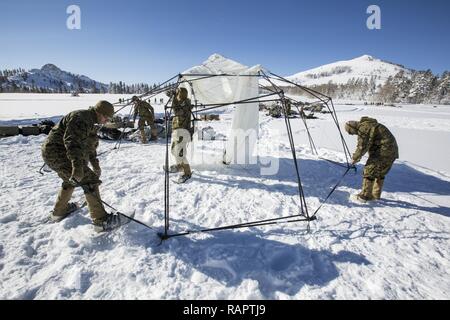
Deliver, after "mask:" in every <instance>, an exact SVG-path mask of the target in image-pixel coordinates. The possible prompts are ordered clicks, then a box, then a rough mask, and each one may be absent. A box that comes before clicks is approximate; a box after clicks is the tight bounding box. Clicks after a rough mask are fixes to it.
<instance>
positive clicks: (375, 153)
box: [345, 117, 398, 202]
mask: <svg viewBox="0 0 450 320" xmlns="http://www.w3.org/2000/svg"><path fill="white" fill-rule="evenodd" d="M345 130H346V131H347V132H348V134H350V135H357V136H358V146H357V148H356V151H355V153H354V154H353V157H352V158H353V164H356V163H358V162H359V161H360V160H361V158H362V157H363V156H364V154H366V152H369V159H368V160H367V163H366V166H365V167H364V173H363V184H362V191H361V193H359V194H358V195H357V197H356V199H357V200H358V201H360V202H366V201H373V200H379V199H380V198H381V192H382V190H383V183H384V178H385V176H386V175H387V174H388V172H389V171H390V170H391V168H392V165H393V164H394V161H395V160H396V159H398V145H397V141H396V140H395V137H394V136H393V134H392V133H391V132H390V131H389V129H388V128H386V127H385V126H384V125H382V124H381V123H378V122H377V120H375V119H372V118H369V117H362V118H361V120H360V121H349V122H347V123H346V124H345Z"/></svg>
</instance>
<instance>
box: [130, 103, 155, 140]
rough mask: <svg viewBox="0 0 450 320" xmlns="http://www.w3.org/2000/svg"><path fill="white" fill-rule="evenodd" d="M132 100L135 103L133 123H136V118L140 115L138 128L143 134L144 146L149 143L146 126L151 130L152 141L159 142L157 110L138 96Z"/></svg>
mask: <svg viewBox="0 0 450 320" xmlns="http://www.w3.org/2000/svg"><path fill="white" fill-rule="evenodd" d="M132 100H133V101H134V102H135V105H134V114H133V122H135V121H136V118H137V116H138V115H139V122H138V128H139V131H140V132H141V141H142V143H144V144H145V143H147V136H146V134H145V130H144V127H145V125H148V126H150V128H151V138H150V140H151V141H154V140H157V139H158V130H157V128H156V125H155V110H154V109H153V107H152V106H151V105H150V104H149V103H147V102H145V101H142V100H140V99H139V98H138V97H137V96H134V97H133V98H132Z"/></svg>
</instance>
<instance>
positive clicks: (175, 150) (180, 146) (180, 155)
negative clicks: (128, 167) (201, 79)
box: [169, 88, 192, 183]
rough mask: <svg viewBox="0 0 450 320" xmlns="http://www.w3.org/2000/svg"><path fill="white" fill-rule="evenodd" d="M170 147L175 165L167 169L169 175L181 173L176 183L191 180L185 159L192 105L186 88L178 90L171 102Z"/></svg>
mask: <svg viewBox="0 0 450 320" xmlns="http://www.w3.org/2000/svg"><path fill="white" fill-rule="evenodd" d="M172 112H173V114H174V116H173V119H172V145H171V153H172V155H173V157H174V158H175V165H173V166H171V167H170V168H169V172H170V173H176V172H179V171H182V172H183V174H182V175H181V176H180V177H179V178H178V183H184V182H186V180H188V179H190V178H191V175H192V172H191V167H190V165H189V162H188V160H187V158H186V152H187V144H188V143H189V142H190V141H191V139H192V124H191V113H192V104H191V100H189V99H188V92H187V90H186V88H178V89H177V90H176V92H175V96H174V98H173V102H172Z"/></svg>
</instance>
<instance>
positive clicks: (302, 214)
mask: <svg viewBox="0 0 450 320" xmlns="http://www.w3.org/2000/svg"><path fill="white" fill-rule="evenodd" d="M184 76H190V77H192V76H194V77H198V78H194V79H189V80H186V79H183V77H184ZM215 77H257V78H259V79H264V80H266V81H267V82H268V83H269V84H270V86H263V85H261V84H259V89H260V90H261V89H262V90H265V91H266V92H268V93H267V94H263V95H260V94H259V93H258V96H256V97H251V98H247V99H243V100H240V101H233V102H227V103H216V104H201V105H199V104H198V101H197V100H196V98H195V91H194V88H193V86H192V83H193V82H195V81H200V80H205V79H208V78H215ZM275 81H276V82H281V83H283V84H287V85H289V86H294V87H297V88H299V89H301V91H302V92H304V93H307V94H309V95H311V96H313V97H314V98H316V99H318V102H320V103H322V104H323V105H324V106H326V107H327V109H328V111H329V113H330V114H331V115H332V118H333V121H334V123H335V125H336V127H337V130H338V132H339V135H340V139H341V142H342V147H343V151H344V154H345V158H346V164H340V163H338V162H335V161H332V160H329V159H324V158H321V159H322V160H326V161H329V162H331V163H334V164H336V165H339V166H342V167H346V168H347V171H346V172H345V174H344V175H343V177H342V178H341V179H340V180H339V182H338V183H337V184H336V186H334V188H332V190H331V192H330V193H329V194H328V196H327V197H326V199H325V200H324V201H323V202H322V203H321V205H320V206H319V208H318V209H317V210H316V211H315V212H314V213H313V214H312V215H310V213H309V210H308V206H307V203H306V199H305V192H304V190H303V185H302V181H301V176H300V167H299V163H298V160H297V154H296V150H295V142H294V138H293V134H292V128H291V122H290V118H289V114H288V103H291V102H292V103H294V105H296V107H297V110H298V106H297V104H298V103H299V102H300V101H298V100H295V99H293V98H289V97H286V95H285V92H284V90H283V89H282V88H281V87H280V85H277V84H276V83H275ZM183 83H188V84H190V87H191V97H192V98H194V105H193V109H194V110H193V111H192V116H193V121H194V122H195V121H197V118H196V115H198V114H200V113H202V112H205V111H210V110H214V109H218V108H223V107H226V106H231V105H234V106H236V105H242V104H248V103H255V102H261V103H265V102H279V103H281V109H282V113H283V117H284V121H285V126H286V130H287V134H288V138H289V143H290V148H291V152H292V158H293V161H294V166H295V171H296V178H297V185H298V196H299V201H300V208H299V209H300V211H299V214H296V215H291V216H284V217H278V218H273V219H266V220H259V221H251V222H246V223H240V224H234V225H227V226H221V227H217V228H203V229H200V230H187V231H185V232H180V233H170V232H169V229H170V179H169V172H168V170H165V178H164V232H163V233H159V234H158V235H159V237H160V239H161V240H162V241H164V240H167V239H170V238H174V237H179V236H186V235H190V234H195V233H204V232H213V231H220V230H228V229H239V228H250V227H257V226H265V225H272V224H283V223H294V222H307V223H308V225H307V228H308V230H309V229H310V222H311V221H314V220H316V214H317V212H318V211H319V209H320V208H321V207H322V206H323V204H324V203H325V202H326V201H327V200H328V198H329V197H330V196H331V194H332V193H333V192H334V191H335V190H336V188H337V187H338V185H339V184H340V182H341V181H342V179H343V178H344V177H345V175H346V174H347V173H348V172H349V171H350V170H351V169H355V167H354V166H353V165H352V164H350V162H349V159H350V151H349V148H348V145H347V143H346V141H345V139H344V136H343V133H342V130H341V127H340V125H339V121H338V118H337V115H336V109H335V107H334V103H333V100H332V98H331V97H329V96H326V95H324V94H322V93H320V92H318V91H316V90H313V89H310V88H307V87H304V86H301V85H299V84H297V83H295V82H292V81H290V80H288V79H286V78H284V77H281V76H279V75H276V74H274V73H271V72H267V73H266V72H265V71H263V70H260V71H259V72H258V74H248V75H245V74H244V75H235V74H226V73H217V74H193V73H189V74H182V73H180V74H178V75H176V76H173V77H172V78H170V79H168V80H167V81H165V82H163V83H162V84H160V85H158V86H157V87H155V88H153V89H152V90H149V91H148V92H145V93H143V94H141V95H139V96H138V97H139V98H140V99H146V100H150V99H151V98H152V97H154V96H156V95H158V94H161V93H164V92H168V91H173V90H175V89H176V88H178V87H179V86H180V85H181V84H183ZM173 97H174V96H173V95H169V100H168V101H167V103H166V104H165V106H164V126H165V130H166V141H165V151H166V152H165V153H166V154H165V167H166V168H169V134H168V132H169V121H170V120H171V116H172V107H170V106H169V105H170V104H171V102H172V100H173ZM269 97H277V98H274V99H269V100H261V99H262V98H269ZM132 103H133V102H132V101H131V99H128V100H125V101H124V102H122V103H115V104H114V105H115V106H116V107H120V109H119V110H117V111H116V113H117V112H119V111H121V110H122V109H124V108H125V107H127V106H130V105H132ZM299 115H300V118H301V119H302V121H303V124H304V126H305V128H306V131H307V134H308V139H309V143H310V148H311V152H313V154H314V153H315V154H316V155H318V152H317V149H316V146H315V144H314V141H313V138H312V136H311V133H310V130H309V128H308V125H307V122H306V118H305V117H304V115H303V114H302V113H301V112H300V111H299Z"/></svg>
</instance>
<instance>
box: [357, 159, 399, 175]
mask: <svg viewBox="0 0 450 320" xmlns="http://www.w3.org/2000/svg"><path fill="white" fill-rule="evenodd" d="M394 161H395V159H392V158H373V157H369V159H368V160H367V163H366V165H365V167H364V173H363V175H364V178H367V179H370V180H373V179H384V177H385V176H386V175H387V174H388V172H389V171H390V170H391V168H392V165H393V164H394Z"/></svg>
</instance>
